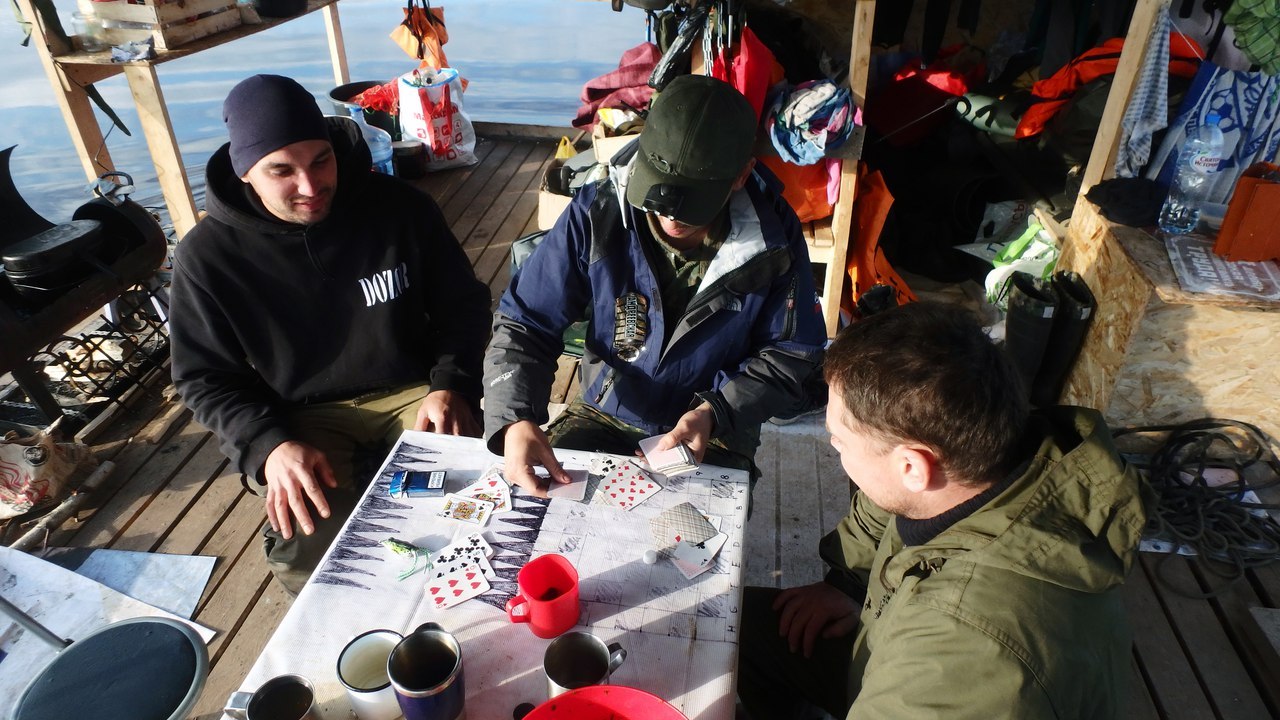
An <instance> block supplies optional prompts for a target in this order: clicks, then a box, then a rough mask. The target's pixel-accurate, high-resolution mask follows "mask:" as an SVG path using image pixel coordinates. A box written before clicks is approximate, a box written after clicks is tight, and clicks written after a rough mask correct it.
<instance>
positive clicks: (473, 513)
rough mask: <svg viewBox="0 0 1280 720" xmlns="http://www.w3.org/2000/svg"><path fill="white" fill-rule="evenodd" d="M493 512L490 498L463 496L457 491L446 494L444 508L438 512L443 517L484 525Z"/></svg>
mask: <svg viewBox="0 0 1280 720" xmlns="http://www.w3.org/2000/svg"><path fill="white" fill-rule="evenodd" d="M491 514H493V503H491V502H489V501H488V500H477V499H476V498H469V497H463V496H461V495H459V494H457V493H449V494H448V495H445V496H444V509H443V510H441V511H440V512H438V513H436V515H438V516H440V517H442V518H449V519H450V520H461V521H462V522H469V523H474V524H476V525H484V524H485V521H487V520H488V519H489V516H490V515H491Z"/></svg>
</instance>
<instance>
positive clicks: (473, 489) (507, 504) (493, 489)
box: [458, 476, 511, 515]
mask: <svg viewBox="0 0 1280 720" xmlns="http://www.w3.org/2000/svg"><path fill="white" fill-rule="evenodd" d="M458 494H459V495H461V496H463V497H469V498H476V499H477V500H487V501H489V502H491V503H493V512H494V514H495V515H496V514H498V513H501V512H506V511H508V510H510V509H511V486H510V485H508V484H507V481H506V480H503V479H502V477H501V476H497V477H482V478H480V479H479V480H477V481H475V482H473V483H471V484H470V485H468V486H466V487H464V488H462V489H461V490H459V491H458Z"/></svg>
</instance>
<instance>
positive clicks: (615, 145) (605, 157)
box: [591, 125, 640, 162]
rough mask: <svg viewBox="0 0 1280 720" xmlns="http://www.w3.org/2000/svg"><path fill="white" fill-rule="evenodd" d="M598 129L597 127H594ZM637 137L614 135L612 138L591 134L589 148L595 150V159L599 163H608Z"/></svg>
mask: <svg viewBox="0 0 1280 720" xmlns="http://www.w3.org/2000/svg"><path fill="white" fill-rule="evenodd" d="M596 127H597V128H599V127H600V126H599V125H596ZM638 137H640V136H639V135H616V136H614V137H602V136H599V135H596V134H594V133H592V135H591V147H592V149H593V150H595V153H596V159H597V160H599V161H600V162H609V161H610V160H612V159H613V156H614V155H617V154H618V152H619V151H620V150H622V149H623V148H625V147H626V146H628V145H630V144H631V143H632V142H633V141H634V140H635V139H636V138H638Z"/></svg>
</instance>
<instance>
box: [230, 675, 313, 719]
mask: <svg viewBox="0 0 1280 720" xmlns="http://www.w3.org/2000/svg"><path fill="white" fill-rule="evenodd" d="M223 712H225V713H226V714H228V715H230V716H231V717H233V718H238V720H318V717H317V715H316V690H315V687H313V686H312V685H311V681H310V680H308V679H306V678H305V677H303V676H301V675H277V676H275V677H273V678H271V679H270V680H268V681H266V682H264V683H262V685H260V686H259V687H258V689H257V690H254V691H253V692H251V693H247V692H237V693H232V694H231V697H230V698H229V699H228V700H227V706H226V707H225V708H224V709H223Z"/></svg>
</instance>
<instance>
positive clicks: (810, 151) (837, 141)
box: [766, 80, 860, 165]
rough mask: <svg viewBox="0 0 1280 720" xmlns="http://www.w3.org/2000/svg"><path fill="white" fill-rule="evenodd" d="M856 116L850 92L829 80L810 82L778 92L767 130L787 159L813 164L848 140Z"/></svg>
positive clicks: (776, 147)
mask: <svg viewBox="0 0 1280 720" xmlns="http://www.w3.org/2000/svg"><path fill="white" fill-rule="evenodd" d="M856 113H857V109H856V108H854V107H853V101H852V99H851V97H850V95H849V91H848V90H847V89H845V88H842V87H840V86H839V85H836V84H835V83H833V82H831V81H830V80H810V81H808V82H803V83H800V84H799V85H797V86H796V87H795V89H794V90H792V91H791V92H784V93H779V95H778V99H777V100H775V101H774V104H773V107H772V108H771V109H770V110H769V118H768V120H767V121H766V131H767V132H768V133H769V140H770V142H772V143H773V147H774V149H776V150H777V151H778V154H779V155H781V156H782V158H783V159H784V160H786V161H787V162H792V163H795V164H796V165H812V164H814V163H816V162H818V161H819V160H821V159H822V158H824V157H826V155H827V153H829V152H831V151H833V150H836V149H837V148H839V147H840V146H841V145H843V144H844V143H845V141H846V140H848V139H849V135H850V134H852V132H853V126H854V124H855V123H856V122H858V121H859V120H860V118H859V117H858V116H857V115H856Z"/></svg>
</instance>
